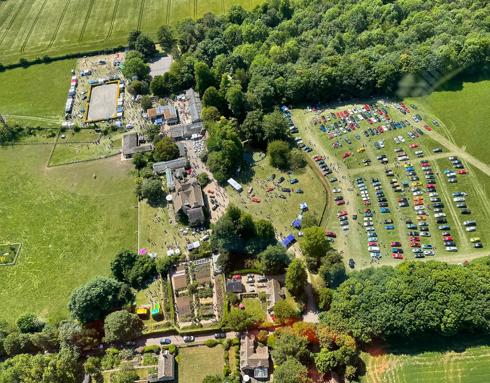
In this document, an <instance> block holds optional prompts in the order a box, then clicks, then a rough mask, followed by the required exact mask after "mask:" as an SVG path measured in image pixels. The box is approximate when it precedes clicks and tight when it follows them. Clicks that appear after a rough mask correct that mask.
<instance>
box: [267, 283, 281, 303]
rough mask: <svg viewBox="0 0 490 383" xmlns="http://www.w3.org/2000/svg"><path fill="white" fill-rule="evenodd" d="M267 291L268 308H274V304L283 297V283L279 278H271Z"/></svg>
mask: <svg viewBox="0 0 490 383" xmlns="http://www.w3.org/2000/svg"><path fill="white" fill-rule="evenodd" d="M267 293H268V294H269V297H268V300H267V303H268V308H269V309H272V307H274V305H275V304H276V303H277V301H279V300H280V299H281V285H279V282H278V281H277V279H270V280H269V281H268V282H267Z"/></svg>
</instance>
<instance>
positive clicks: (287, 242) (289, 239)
mask: <svg viewBox="0 0 490 383" xmlns="http://www.w3.org/2000/svg"><path fill="white" fill-rule="evenodd" d="M295 241H296V239H295V238H294V235H292V234H289V235H288V236H287V237H286V238H284V239H283V240H282V241H281V244H282V245H283V246H284V247H289V246H291V245H292V244H293V243H294V242H295Z"/></svg>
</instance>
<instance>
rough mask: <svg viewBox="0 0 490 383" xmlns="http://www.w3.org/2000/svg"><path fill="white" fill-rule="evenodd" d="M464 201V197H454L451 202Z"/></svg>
mask: <svg viewBox="0 0 490 383" xmlns="http://www.w3.org/2000/svg"><path fill="white" fill-rule="evenodd" d="M465 200H466V199H465V197H454V198H453V201H454V202H464V201H465Z"/></svg>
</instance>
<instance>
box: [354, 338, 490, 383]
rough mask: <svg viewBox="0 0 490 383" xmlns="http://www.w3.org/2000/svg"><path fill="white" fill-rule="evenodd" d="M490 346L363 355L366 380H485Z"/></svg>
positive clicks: (380, 382) (436, 382) (470, 382)
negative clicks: (462, 349)
mask: <svg viewBox="0 0 490 383" xmlns="http://www.w3.org/2000/svg"><path fill="white" fill-rule="evenodd" d="M489 357H490V347H489V346H480V347H473V348H468V349H466V350H465V351H463V352H455V351H448V352H425V353H421V354H415V355H408V354H385V355H380V356H370V355H368V354H364V355H363V359H364V361H365V363H366V369H367V373H366V376H365V377H364V378H363V379H362V382H363V383H486V382H488V377H489V376H490V364H489V363H488V360H489V359H488V358H489Z"/></svg>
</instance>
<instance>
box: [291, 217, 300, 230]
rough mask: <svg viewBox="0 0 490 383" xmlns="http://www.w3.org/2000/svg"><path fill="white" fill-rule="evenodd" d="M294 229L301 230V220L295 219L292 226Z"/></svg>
mask: <svg viewBox="0 0 490 383" xmlns="http://www.w3.org/2000/svg"><path fill="white" fill-rule="evenodd" d="M291 226H292V227H294V228H295V229H298V230H299V229H301V220H300V219H295V220H294V221H293V223H292V224H291Z"/></svg>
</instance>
